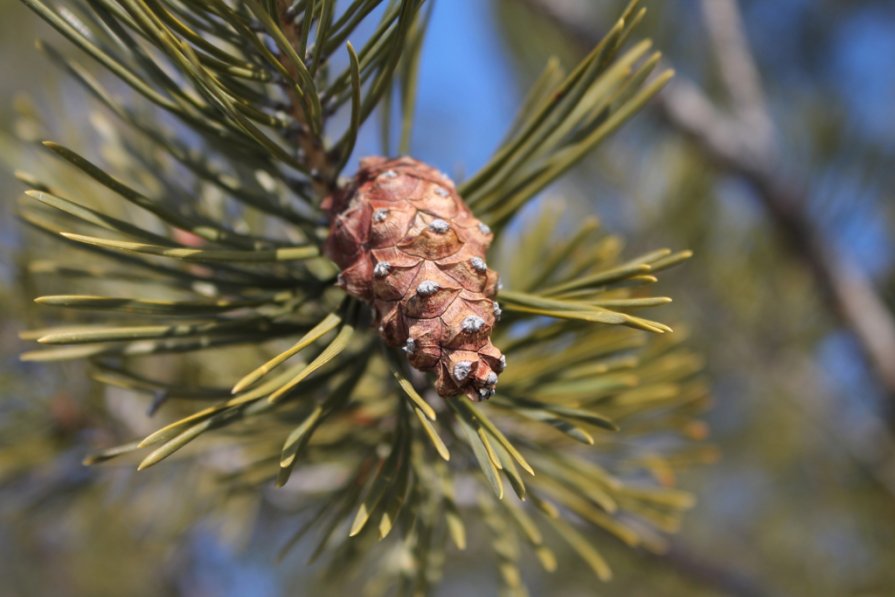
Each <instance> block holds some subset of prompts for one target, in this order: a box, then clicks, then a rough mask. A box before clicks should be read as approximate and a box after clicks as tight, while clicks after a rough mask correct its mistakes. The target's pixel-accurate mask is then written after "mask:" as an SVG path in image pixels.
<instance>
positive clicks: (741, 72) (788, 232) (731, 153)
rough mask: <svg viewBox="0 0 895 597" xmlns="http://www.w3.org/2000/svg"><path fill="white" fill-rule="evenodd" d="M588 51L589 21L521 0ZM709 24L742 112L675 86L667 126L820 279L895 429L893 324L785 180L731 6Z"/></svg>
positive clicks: (710, 16) (667, 103) (803, 185)
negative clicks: (747, 189)
mask: <svg viewBox="0 0 895 597" xmlns="http://www.w3.org/2000/svg"><path fill="white" fill-rule="evenodd" d="M522 2H523V3H524V4H525V5H527V6H528V7H529V8H530V9H532V10H534V11H536V12H537V13H539V14H541V15H543V16H544V17H546V18H548V19H549V20H551V21H552V22H553V23H554V24H555V25H557V26H559V27H561V28H562V29H563V30H564V31H565V32H566V33H568V34H569V35H570V36H571V37H572V38H573V39H575V40H577V41H578V42H579V43H580V44H581V45H582V46H584V47H591V46H592V45H593V44H594V43H595V40H596V39H597V35H596V33H595V31H594V30H593V28H591V27H590V26H589V25H587V23H586V21H585V20H584V19H581V18H580V17H576V16H575V15H574V14H573V13H572V12H570V11H568V10H566V8H567V6H568V3H562V2H560V3H552V2H548V1H547V0H522ZM704 7H705V14H706V22H707V25H708V26H709V30H710V33H711V37H712V41H713V44H714V45H715V46H716V49H717V56H718V59H719V65H720V68H721V71H722V76H724V78H725V84H726V85H727V86H728V91H729V93H730V95H731V99H732V102H733V104H734V108H735V109H736V110H737V112H736V113H735V114H734V115H733V116H730V115H727V114H725V113H724V112H722V111H721V110H720V109H719V108H718V107H717V106H716V105H715V104H714V103H713V102H712V100H711V99H709V98H708V97H707V96H706V95H705V94H704V93H703V92H702V91H701V90H699V89H698V88H697V87H696V86H695V85H694V84H692V83H690V82H687V81H681V80H678V81H675V82H673V83H672V84H671V85H669V86H668V88H666V89H665V91H664V92H663V93H661V94H659V95H658V96H657V104H658V107H659V109H660V111H661V113H662V114H663V116H664V117H665V120H666V121H667V122H668V124H669V125H670V126H671V127H672V128H674V129H675V130H676V131H678V132H680V133H682V134H684V135H686V136H687V137H689V138H690V139H691V140H692V141H693V142H694V143H695V145H696V147H698V148H699V149H701V150H702V152H703V154H704V155H705V156H706V157H707V158H708V159H710V160H711V161H712V162H714V163H715V164H716V165H717V166H718V167H719V168H720V169H721V170H722V171H725V172H726V173H728V174H730V175H735V176H738V177H740V178H742V179H743V180H745V181H746V182H747V183H749V185H750V186H751V187H752V188H753V189H754V191H755V194H756V196H757V198H758V199H759V200H760V201H761V203H762V205H763V206H764V207H765V210H766V212H767V214H768V216H769V218H770V219H771V221H772V223H773V224H774V225H775V226H776V228H777V230H778V233H779V234H780V236H781V237H782V238H783V239H784V240H785V242H786V244H787V245H788V246H789V247H790V249H791V250H792V252H793V254H794V255H795V256H796V257H797V258H799V259H800V260H801V261H802V262H803V264H804V265H805V266H806V267H807V268H808V270H809V271H810V272H811V274H812V275H813V277H814V280H815V283H816V285H817V287H818V288H819V289H820V290H821V292H822V294H823V296H824V298H825V300H826V302H827V305H828V306H829V308H830V310H831V311H832V312H833V313H834V314H835V316H836V317H837V318H838V319H839V320H840V322H841V323H842V325H843V326H845V327H846V328H848V329H849V330H850V331H851V333H852V335H853V336H854V338H855V339H856V341H857V343H858V345H859V346H860V349H861V352H862V354H863V356H864V358H865V359H866V362H867V364H868V365H869V368H870V370H871V371H872V372H873V374H874V377H875V378H876V380H877V381H878V383H879V385H880V387H881V388H883V390H884V391H885V393H886V394H887V395H888V396H889V398H890V399H891V400H890V406H889V412H888V413H887V415H888V418H889V420H890V422H892V423H893V424H895V319H893V316H892V313H891V312H890V311H889V309H888V308H887V307H886V305H885V303H884V302H883V301H882V299H881V298H880V297H879V294H878V293H877V291H876V289H875V288H874V286H873V283H872V281H871V280H870V279H869V278H868V277H867V275H866V274H865V273H864V272H863V271H862V270H861V269H860V268H858V267H856V266H855V265H854V264H852V263H850V262H849V261H848V260H847V259H846V258H845V257H844V256H842V255H840V254H839V253H838V252H836V251H835V250H834V248H833V243H832V242H831V241H830V240H829V239H827V238H824V237H823V235H822V234H821V231H820V230H819V229H818V227H817V226H816V225H815V224H814V222H813V221H812V220H811V218H810V217H809V215H808V213H807V211H806V206H808V205H810V204H811V198H810V196H809V194H808V188H809V185H808V184H807V182H805V181H793V180H790V179H788V178H784V177H783V175H782V174H781V173H780V172H779V170H778V169H777V160H776V159H775V157H774V156H776V155H779V148H778V147H777V145H776V143H775V142H774V139H773V134H772V131H773V130H774V127H773V124H772V122H771V119H770V117H769V116H768V113H767V109H766V108H765V102H764V96H763V92H762V90H761V83H760V77H759V75H758V69H757V68H756V66H755V63H754V60H753V58H752V54H751V52H750V50H749V48H748V44H747V42H746V38H745V35H744V33H743V31H742V22H741V18H740V14H739V10H738V8H737V5H736V3H735V2H734V1H733V0H704Z"/></svg>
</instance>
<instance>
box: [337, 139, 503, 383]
mask: <svg viewBox="0 0 895 597" xmlns="http://www.w3.org/2000/svg"><path fill="white" fill-rule="evenodd" d="M324 207H325V208H326V209H327V210H328V211H329V213H330V216H331V225H330V234H329V238H328V239H327V243H326V247H325V251H326V254H327V256H329V257H330V258H331V259H332V260H333V261H335V262H336V263H337V264H338V265H339V267H341V268H342V272H341V274H339V281H338V285H339V286H340V287H342V288H344V289H345V291H346V292H348V294H350V295H352V296H355V297H357V298H359V299H362V300H364V301H366V302H367V303H369V304H371V305H372V306H373V308H374V310H375V313H376V323H377V325H378V326H379V332H380V335H381V336H382V338H383V339H384V340H385V342H386V344H388V345H389V346H395V347H397V346H401V347H403V348H404V351H405V352H406V353H407V356H408V358H409V360H410V364H411V365H413V366H414V367H415V368H417V369H419V370H420V371H434V372H435V389H436V390H437V391H438V393H439V394H440V395H441V396H454V395H457V394H460V393H463V394H466V395H467V396H469V397H470V398H471V399H473V400H483V399H487V398H490V397H491V395H492V394H494V386H495V384H496V383H497V374H498V373H500V372H501V371H503V369H504V367H505V366H506V361H505V359H504V356H503V355H502V354H501V352H500V351H499V350H498V349H497V348H495V347H494V345H493V344H492V343H491V330H492V329H493V327H494V323H495V322H496V321H497V319H499V317H500V308H499V307H498V305H497V303H496V302H495V301H494V300H493V298H494V296H495V295H496V293H497V284H498V275H497V273H496V272H495V271H493V270H491V269H488V266H487V265H486V264H485V254H486V253H487V250H488V247H489V246H490V244H491V240H492V238H493V235H492V233H491V230H490V229H489V228H488V227H487V226H486V225H484V224H483V223H481V222H480V221H479V220H477V219H476V218H475V216H473V215H472V212H471V211H470V209H469V208H468V207H467V206H466V204H465V203H464V202H463V199H462V198H461V197H460V195H458V194H457V191H456V189H455V188H454V183H453V182H451V180H450V179H449V178H448V177H447V176H445V175H444V174H442V173H441V172H439V171H438V170H436V169H434V168H432V167H430V166H427V165H426V164H423V163H421V162H418V161H416V160H414V159H412V158H408V157H403V158H397V159H387V158H382V157H370V158H365V159H363V160H361V168H360V170H359V171H358V173H357V174H356V175H355V177H354V179H353V180H352V181H351V183H350V184H348V185H347V186H346V187H344V188H343V189H341V190H340V191H339V192H338V193H337V194H335V195H334V196H332V197H329V198H327V200H326V202H325V203H324Z"/></svg>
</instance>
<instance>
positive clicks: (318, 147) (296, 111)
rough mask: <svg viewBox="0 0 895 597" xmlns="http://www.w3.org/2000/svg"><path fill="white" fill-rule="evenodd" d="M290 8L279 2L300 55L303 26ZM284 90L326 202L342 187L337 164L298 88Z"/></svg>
mask: <svg viewBox="0 0 895 597" xmlns="http://www.w3.org/2000/svg"><path fill="white" fill-rule="evenodd" d="M289 6H290V2H289V1H288V0H277V17H278V20H279V24H280V27H281V28H282V29H283V33H284V34H285V35H286V39H287V40H288V41H289V43H290V44H291V45H292V47H293V48H294V49H295V51H296V52H298V51H299V48H300V47H301V46H300V40H301V35H302V34H301V25H300V23H298V22H296V21H295V19H294V18H290V15H289ZM283 66H284V67H285V68H286V69H287V70H288V71H289V74H290V76H291V78H292V80H298V79H299V74H298V72H297V69H296V67H295V65H294V64H292V62H291V61H289V60H283ZM284 89H285V91H286V94H287V96H288V97H289V104H290V106H291V114H292V118H293V119H295V122H296V123H297V124H298V127H299V131H298V135H296V139H297V142H298V147H299V151H300V152H301V154H302V155H303V157H304V160H305V161H306V163H307V164H308V166H310V171H311V184H312V186H313V188H314V191H315V194H316V195H317V196H318V198H319V199H321V200H322V199H323V198H324V197H326V196H328V195H331V194H332V193H334V192H335V191H336V189H337V187H338V183H337V180H336V177H337V173H336V164H335V162H334V161H333V160H332V159H331V158H330V156H329V153H328V152H327V151H326V147H325V145H324V143H323V138H322V132H321V134H320V135H316V134H314V133H312V131H311V127H310V126H309V121H308V115H307V114H306V113H305V109H304V107H303V105H302V101H301V97H300V96H299V92H298V90H297V89H295V87H294V85H290V84H288V83H284Z"/></svg>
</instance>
